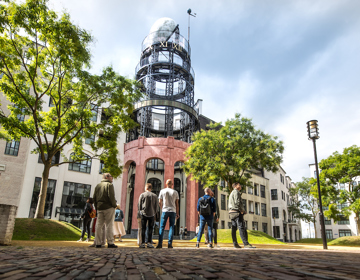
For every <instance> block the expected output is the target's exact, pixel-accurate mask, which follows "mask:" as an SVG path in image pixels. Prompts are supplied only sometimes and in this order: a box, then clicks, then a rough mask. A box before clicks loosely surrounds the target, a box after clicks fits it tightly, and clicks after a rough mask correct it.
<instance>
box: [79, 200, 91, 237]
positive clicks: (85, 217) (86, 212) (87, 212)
mask: <svg viewBox="0 0 360 280" xmlns="http://www.w3.org/2000/svg"><path fill="white" fill-rule="evenodd" d="M93 204H94V200H93V199H92V197H89V198H88V199H87V201H86V205H85V208H84V213H82V215H81V219H83V229H82V232H81V238H80V239H79V240H78V242H82V241H83V238H84V236H85V232H87V238H86V240H85V242H89V240H90V239H91V231H90V224H91V220H92V218H91V217H90V213H91V212H92V211H93Z"/></svg>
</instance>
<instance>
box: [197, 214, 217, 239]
mask: <svg viewBox="0 0 360 280" xmlns="http://www.w3.org/2000/svg"><path fill="white" fill-rule="evenodd" d="M213 222H214V218H213V217H212V216H211V218H206V219H205V218H204V217H203V216H200V227H199V234H198V237H197V242H200V240H201V237H202V235H203V232H204V228H205V225H206V224H207V225H208V226H209V231H208V233H209V243H210V244H212V241H213V236H212V229H213Z"/></svg>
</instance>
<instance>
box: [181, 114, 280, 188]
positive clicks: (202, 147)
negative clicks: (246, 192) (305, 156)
mask: <svg viewBox="0 0 360 280" xmlns="http://www.w3.org/2000/svg"><path fill="white" fill-rule="evenodd" d="M209 128H210V130H201V131H199V132H197V133H195V134H194V136H193V141H194V142H193V144H192V145H191V146H190V147H189V148H188V149H187V150H186V152H185V154H186V158H187V160H186V162H185V165H184V170H185V172H186V174H187V175H190V174H191V176H192V179H195V180H196V181H200V182H201V183H202V184H204V187H212V186H214V185H217V184H218V183H219V181H220V180H221V179H222V180H224V181H225V182H227V191H228V192H230V191H231V186H232V184H233V183H234V182H240V183H241V184H242V185H243V186H245V185H248V186H251V185H250V184H249V179H250V178H251V174H250V173H251V170H252V169H257V168H264V169H266V170H268V171H272V172H276V171H277V170H278V166H279V164H280V163H281V160H282V153H283V151H284V147H283V143H282V142H281V141H278V140H277V137H273V136H271V135H269V134H266V133H264V132H262V131H261V130H257V129H256V128H255V125H254V124H253V123H252V121H251V120H250V119H247V118H242V117H241V116H240V114H236V115H235V118H233V119H230V120H227V121H226V122H225V125H224V126H221V124H219V123H212V124H210V125H209Z"/></svg>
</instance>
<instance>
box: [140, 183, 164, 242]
mask: <svg viewBox="0 0 360 280" xmlns="http://www.w3.org/2000/svg"><path fill="white" fill-rule="evenodd" d="M151 190H152V185H151V184H150V183H147V184H146V185H145V192H144V193H142V194H141V195H140V197H139V204H138V209H139V212H140V215H141V244H140V245H139V248H145V231H146V225H147V242H148V243H147V247H148V248H154V245H153V244H152V233H153V228H154V221H155V215H156V213H157V211H158V209H159V202H158V198H157V196H156V194H154V193H152V192H151Z"/></svg>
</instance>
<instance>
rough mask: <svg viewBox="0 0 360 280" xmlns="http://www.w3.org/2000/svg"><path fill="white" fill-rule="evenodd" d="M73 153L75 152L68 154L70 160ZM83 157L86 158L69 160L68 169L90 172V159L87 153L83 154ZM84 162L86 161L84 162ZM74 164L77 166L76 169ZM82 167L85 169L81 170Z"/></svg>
mask: <svg viewBox="0 0 360 280" xmlns="http://www.w3.org/2000/svg"><path fill="white" fill-rule="evenodd" d="M73 154H75V153H71V154H70V161H72V159H71V157H72V155H73ZM85 157H86V158H87V159H86V160H82V161H81V162H75V161H72V162H69V167H68V170H70V171H75V172H81V173H85V174H91V166H92V159H91V157H90V156H88V155H85ZM84 162H86V163H84ZM74 166H78V170H76V169H74ZM83 168H84V169H85V171H81V170H82V169H83Z"/></svg>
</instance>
